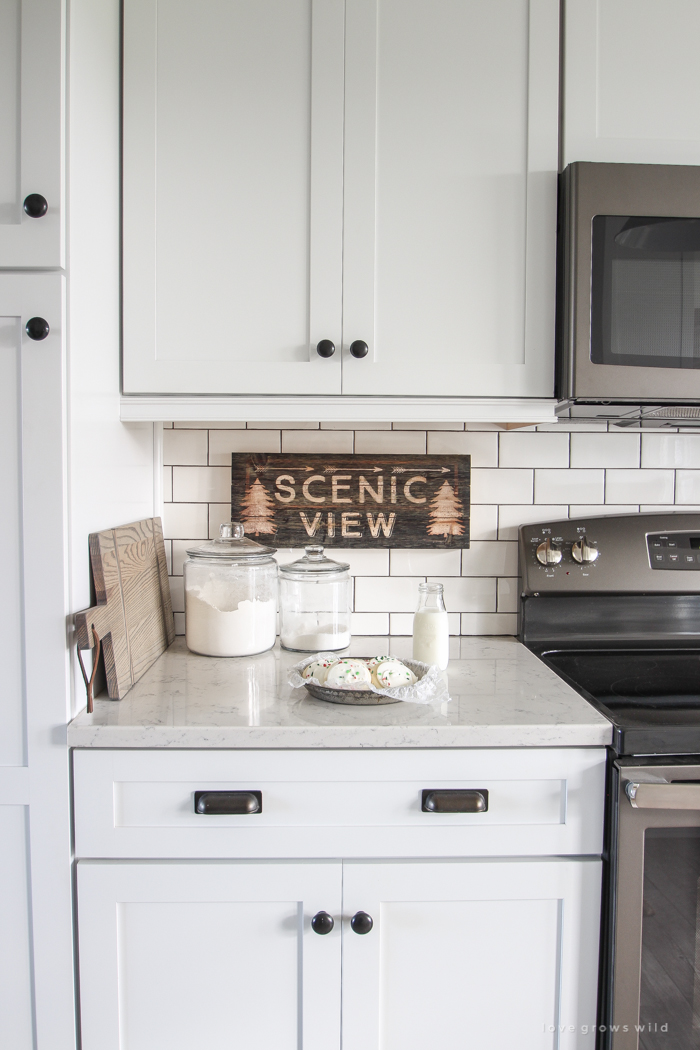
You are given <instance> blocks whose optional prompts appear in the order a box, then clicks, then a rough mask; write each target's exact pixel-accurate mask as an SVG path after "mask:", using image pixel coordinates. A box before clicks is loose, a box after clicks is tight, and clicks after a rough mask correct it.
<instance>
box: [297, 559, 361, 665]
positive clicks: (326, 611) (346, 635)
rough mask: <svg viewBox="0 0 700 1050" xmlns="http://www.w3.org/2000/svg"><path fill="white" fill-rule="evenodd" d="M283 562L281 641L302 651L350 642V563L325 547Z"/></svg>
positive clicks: (314, 651)
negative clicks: (337, 558) (335, 557)
mask: <svg viewBox="0 0 700 1050" xmlns="http://www.w3.org/2000/svg"><path fill="white" fill-rule="evenodd" d="M305 549H306V554H305V555H304V557H303V558H299V560H298V561H293V562H291V563H290V564H289V565H280V643H281V645H282V648H283V649H293V650H295V651H296V652H300V653H317V652H323V651H324V650H331V651H332V652H333V651H335V650H337V649H345V648H346V647H347V646H348V645H350V573H349V569H350V566H349V565H345V564H343V563H342V562H337V561H332V560H331V559H330V558H327V557H326V556H325V554H324V553H323V547H306V548H305Z"/></svg>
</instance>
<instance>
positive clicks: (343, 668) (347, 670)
mask: <svg viewBox="0 0 700 1050" xmlns="http://www.w3.org/2000/svg"><path fill="white" fill-rule="evenodd" d="M325 684H326V685H327V686H328V687H329V688H334V689H365V688H366V687H367V686H368V685H371V684H372V675H371V674H370V673H369V668H368V667H367V664H365V663H363V661H362V660H338V662H337V663H336V664H333V666H332V667H330V668H329V669H328V674H327V676H326V683H325Z"/></svg>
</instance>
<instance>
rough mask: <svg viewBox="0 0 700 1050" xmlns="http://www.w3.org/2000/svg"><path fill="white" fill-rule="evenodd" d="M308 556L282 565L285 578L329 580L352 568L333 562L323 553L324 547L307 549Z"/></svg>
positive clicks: (281, 569)
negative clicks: (319, 578) (316, 577)
mask: <svg viewBox="0 0 700 1050" xmlns="http://www.w3.org/2000/svg"><path fill="white" fill-rule="evenodd" d="M304 550H305V551H306V554H305V555H304V557H303V558H298V559H297V561H292V562H290V563H289V564H288V565H280V573H281V574H282V575H283V576H296V577H298V578H301V579H306V580H308V579H311V578H313V577H314V576H318V577H321V578H324V579H328V578H329V577H330V576H340V575H341V574H342V573H345V572H347V571H348V569H349V568H350V566H349V565H346V564H345V562H342V561H333V559H332V558H327V557H326V555H325V554H324V553H323V547H320V546H319V547H305V548H304Z"/></svg>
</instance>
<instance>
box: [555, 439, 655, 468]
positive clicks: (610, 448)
mask: <svg viewBox="0 0 700 1050" xmlns="http://www.w3.org/2000/svg"><path fill="white" fill-rule="evenodd" d="M571 466H572V467H638V466H639V434H572V435H571Z"/></svg>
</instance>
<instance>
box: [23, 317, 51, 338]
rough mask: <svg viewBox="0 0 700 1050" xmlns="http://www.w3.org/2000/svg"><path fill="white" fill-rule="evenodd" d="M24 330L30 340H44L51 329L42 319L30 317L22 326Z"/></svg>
mask: <svg viewBox="0 0 700 1050" xmlns="http://www.w3.org/2000/svg"><path fill="white" fill-rule="evenodd" d="M24 330H25V332H26V333H27V335H28V336H29V338H30V339H46V336H47V335H48V334H49V332H50V331H51V329H50V328H49V322H48V321H45V320H44V318H43V317H30V318H29V320H28V321H27V323H26V325H25V326H24Z"/></svg>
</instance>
